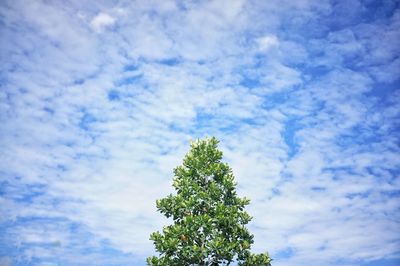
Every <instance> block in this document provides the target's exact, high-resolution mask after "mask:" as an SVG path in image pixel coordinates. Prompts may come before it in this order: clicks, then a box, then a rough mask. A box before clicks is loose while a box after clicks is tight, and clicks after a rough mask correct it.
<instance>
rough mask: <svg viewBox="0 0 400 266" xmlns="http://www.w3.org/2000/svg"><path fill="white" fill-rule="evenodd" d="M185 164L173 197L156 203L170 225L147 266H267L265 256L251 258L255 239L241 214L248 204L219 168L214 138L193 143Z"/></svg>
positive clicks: (158, 238)
mask: <svg viewBox="0 0 400 266" xmlns="http://www.w3.org/2000/svg"><path fill="white" fill-rule="evenodd" d="M190 146H191V149H190V151H189V152H188V153H187V154H186V156H185V158H184V160H183V164H182V165H181V166H178V167H176V168H175V169H174V174H175V178H174V179H173V187H174V188H175V190H176V195H172V194H170V195H169V196H167V197H166V198H163V199H160V200H157V203H156V205H157V209H158V210H159V211H160V212H161V213H162V214H164V215H165V216H166V217H168V218H172V220H173V221H174V224H172V225H169V226H165V227H164V228H163V230H162V232H154V233H152V234H151V236H150V239H151V240H153V242H154V245H155V248H156V250H157V251H158V252H159V253H160V256H159V257H155V256H153V257H149V258H148V259H147V263H148V265H168V266H169V265H229V264H231V263H232V262H234V261H237V262H238V265H252V266H257V265H260V266H270V262H271V259H270V257H269V256H268V254H267V253H265V254H259V255H254V254H251V253H250V246H251V244H252V243H253V242H254V241H253V235H252V234H250V232H249V231H248V230H247V228H246V227H245V225H246V224H247V223H248V222H249V221H250V220H251V217H250V215H249V214H247V213H246V212H245V211H244V208H245V206H246V205H248V204H249V203H250V200H249V199H247V198H240V197H238V196H237V194H236V182H235V178H234V176H233V173H232V170H231V168H230V167H229V166H228V165H227V164H226V163H223V162H221V159H222V155H223V154H222V152H221V151H220V150H218V148H217V146H218V140H217V139H216V138H214V137H212V138H205V139H203V140H201V139H198V140H196V141H193V142H191V145H190Z"/></svg>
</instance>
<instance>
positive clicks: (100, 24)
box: [90, 13, 116, 32]
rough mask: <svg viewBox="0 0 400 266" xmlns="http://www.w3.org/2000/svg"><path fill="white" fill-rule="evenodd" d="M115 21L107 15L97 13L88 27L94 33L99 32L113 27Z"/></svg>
mask: <svg viewBox="0 0 400 266" xmlns="http://www.w3.org/2000/svg"><path fill="white" fill-rule="evenodd" d="M115 21H116V19H115V18H114V17H112V16H110V15H109V14H107V13H99V14H97V15H96V16H95V17H94V18H93V19H92V20H91V21H90V25H91V26H92V28H93V29H94V30H95V31H96V32H101V31H103V30H104V29H105V28H108V27H111V26H112V25H114V23H115Z"/></svg>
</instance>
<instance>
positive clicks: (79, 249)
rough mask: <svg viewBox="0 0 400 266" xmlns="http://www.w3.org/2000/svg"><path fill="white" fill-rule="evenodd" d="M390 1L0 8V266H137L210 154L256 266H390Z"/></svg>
mask: <svg viewBox="0 0 400 266" xmlns="http://www.w3.org/2000/svg"><path fill="white" fill-rule="evenodd" d="M399 18H400V12H399V9H398V5H397V4H396V3H390V2H385V3H383V2H382V3H381V2H377V1H368V2H359V1H347V2H340V3H333V2H330V1H269V2H268V3H267V2H264V1H208V2H191V1H189V2H185V3H180V2H175V1H137V2H134V3H128V2H116V3H113V4H110V3H100V2H99V3H97V4H93V5H92V4H91V5H85V4H83V3H81V2H71V3H68V4H58V3H55V2H54V3H49V2H41V1H36V2H24V3H22V2H21V1H5V2H4V3H2V4H1V5H0V21H1V24H0V25H1V26H0V28H1V33H0V34H1V38H0V47H1V49H0V58H1V62H2V64H1V74H0V86H1V89H0V99H1V100H0V120H1V125H2V126H1V129H0V134H1V135H0V136H1V137H0V147H1V152H0V156H1V160H0V184H1V187H0V206H1V208H0V264H1V265H10V264H11V265H55V264H57V263H58V264H62V265H96V264H101V265H116V264H117V265H144V258H145V257H146V256H149V255H150V254H152V253H153V247H152V243H151V242H150V241H149V240H148V237H149V234H150V232H152V231H155V230H157V229H159V228H161V227H162V225H165V224H166V223H168V222H169V221H168V220H166V219H164V218H163V217H162V216H161V215H160V214H158V213H157V212H156V210H155V206H154V204H155V200H156V199H157V198H161V197H163V196H165V195H167V194H168V193H170V192H172V187H171V178H172V169H173V168H174V167H175V166H177V165H179V164H180V163H181V160H182V158H183V156H184V154H185V152H186V151H187V149H188V141H189V140H190V139H194V138H197V137H203V136H205V135H215V136H216V137H218V138H219V139H220V140H221V148H222V150H223V151H224V154H225V159H226V161H227V162H228V163H229V164H230V165H231V166H232V168H233V171H234V173H235V175H236V177H237V180H238V184H239V187H238V190H239V193H240V195H243V196H248V197H250V198H251V199H252V203H251V205H250V206H249V212H250V213H251V215H253V216H254V220H253V221H252V223H251V225H250V227H251V228H250V229H251V231H252V232H253V233H254V234H255V240H256V243H255V246H254V249H255V250H257V251H264V250H269V251H270V252H271V254H272V257H273V258H274V259H275V260H274V265H277V266H286V265H287V266H291V265H339V264H340V265H341V266H343V265H368V263H375V265H385V264H383V263H386V262H387V261H389V262H390V261H392V262H393V261H394V262H393V263H395V264H396V263H397V262H398V260H399V255H400V248H399V247H400V237H399V235H398V234H397V233H396V232H397V231H399V222H400V217H399V215H398V213H399V208H400V204H399V191H400V184H399V181H398V180H399V179H398V175H399V163H398V159H397V158H398V153H399V148H398V143H399V138H398V134H397V131H398V128H399V110H400V106H399V102H400V94H399V91H398V85H399V77H400V75H399V74H400V73H399V67H398V61H399V60H398V55H399V47H400V45H399V40H400V38H399V37H400V30H399V29H400V27H398V24H399V21H400V20H399Z"/></svg>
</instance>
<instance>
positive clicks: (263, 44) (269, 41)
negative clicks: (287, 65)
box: [257, 35, 279, 52]
mask: <svg viewBox="0 0 400 266" xmlns="http://www.w3.org/2000/svg"><path fill="white" fill-rule="evenodd" d="M257 44H258V48H259V49H260V50H261V51H263V52H265V51H268V50H269V49H271V48H273V47H276V46H278V45H279V40H278V38H277V37H276V36H275V35H267V36H264V37H261V38H258V39H257Z"/></svg>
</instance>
